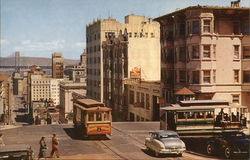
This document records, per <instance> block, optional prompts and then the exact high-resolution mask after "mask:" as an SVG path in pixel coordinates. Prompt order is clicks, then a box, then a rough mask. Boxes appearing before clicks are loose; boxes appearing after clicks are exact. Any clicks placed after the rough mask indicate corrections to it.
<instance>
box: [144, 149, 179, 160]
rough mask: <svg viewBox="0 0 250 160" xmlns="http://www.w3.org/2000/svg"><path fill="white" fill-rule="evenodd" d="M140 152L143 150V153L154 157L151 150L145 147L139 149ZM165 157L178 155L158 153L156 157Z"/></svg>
mask: <svg viewBox="0 0 250 160" xmlns="http://www.w3.org/2000/svg"><path fill="white" fill-rule="evenodd" d="M141 151H142V152H144V153H145V154H147V155H149V156H151V157H155V155H154V153H153V151H150V150H147V149H141ZM167 157H180V156H178V155H176V154H160V155H159V156H158V157H157V158H167Z"/></svg>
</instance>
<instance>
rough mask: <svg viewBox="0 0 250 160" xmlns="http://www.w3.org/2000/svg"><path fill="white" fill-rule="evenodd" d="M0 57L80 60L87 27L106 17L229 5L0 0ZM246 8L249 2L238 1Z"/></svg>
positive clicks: (218, 0)
mask: <svg viewBox="0 0 250 160" xmlns="http://www.w3.org/2000/svg"><path fill="white" fill-rule="evenodd" d="M0 2H1V3H0V4H1V5H0V10H1V12H0V13H1V19H0V25H1V30H0V34H1V35H0V45H1V46H0V47H1V54H0V55H1V56H2V57H6V56H9V55H12V54H13V53H14V52H15V51H17V50H18V51H20V52H21V56H37V57H51V53H52V52H56V51H58V52H62V53H63V56H64V58H70V59H79V55H80V54H81V53H82V52H83V49H84V48H85V42H86V38H85V34H86V28H85V27H86V25H87V24H89V23H91V22H92V21H93V20H94V19H97V18H99V19H100V18H102V19H103V18H107V17H109V15H110V16H111V17H113V18H115V19H117V20H118V21H120V22H124V16H126V15H128V14H132V13H133V14H137V15H144V16H147V17H151V18H155V17H158V16H161V15H164V14H167V13H170V12H172V11H175V9H176V8H185V7H188V6H195V5H198V4H199V5H218V6H229V5H230V0H0ZM241 6H245V7H249V6H250V0H241Z"/></svg>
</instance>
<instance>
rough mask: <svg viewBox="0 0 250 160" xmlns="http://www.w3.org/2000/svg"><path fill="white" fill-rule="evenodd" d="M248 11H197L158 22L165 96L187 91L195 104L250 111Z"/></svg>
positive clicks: (204, 8)
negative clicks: (204, 102) (208, 102)
mask: <svg viewBox="0 0 250 160" xmlns="http://www.w3.org/2000/svg"><path fill="white" fill-rule="evenodd" d="M249 9H250V8H245V7H239V4H238V3H237V4H236V3H233V5H232V6H230V7H219V6H192V7H188V8H184V9H181V10H178V11H175V12H173V13H169V14H166V15H163V16H161V17H158V18H156V19H155V20H157V21H158V22H160V24H161V75H162V76H161V84H162V93H163V94H162V96H163V97H165V99H166V101H167V102H170V103H171V102H172V101H171V100H173V99H174V98H173V95H174V93H175V92H176V91H177V90H179V89H180V88H183V87H188V88H189V89H190V90H191V91H193V92H194V93H195V96H196V99H212V100H227V101H229V102H232V103H237V104H240V105H245V106H248V107H249V108H250V36H249V34H250V26H249Z"/></svg>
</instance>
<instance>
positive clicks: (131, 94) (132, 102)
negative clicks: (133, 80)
mask: <svg viewBox="0 0 250 160" xmlns="http://www.w3.org/2000/svg"><path fill="white" fill-rule="evenodd" d="M134 94H135V92H134V91H130V99H129V100H130V104H134V103H135V98H134Z"/></svg>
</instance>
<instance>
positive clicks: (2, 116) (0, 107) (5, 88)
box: [0, 72, 13, 125]
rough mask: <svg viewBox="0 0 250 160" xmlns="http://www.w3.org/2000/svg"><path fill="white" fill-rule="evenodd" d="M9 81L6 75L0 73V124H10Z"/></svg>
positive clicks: (11, 97) (10, 100)
mask: <svg viewBox="0 0 250 160" xmlns="http://www.w3.org/2000/svg"><path fill="white" fill-rule="evenodd" d="M10 84H11V80H10V77H9V76H8V75H7V74H4V73H2V72H0V124H3V125H5V124H11V108H12V106H13V92H12V87H11V85H10Z"/></svg>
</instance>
